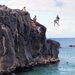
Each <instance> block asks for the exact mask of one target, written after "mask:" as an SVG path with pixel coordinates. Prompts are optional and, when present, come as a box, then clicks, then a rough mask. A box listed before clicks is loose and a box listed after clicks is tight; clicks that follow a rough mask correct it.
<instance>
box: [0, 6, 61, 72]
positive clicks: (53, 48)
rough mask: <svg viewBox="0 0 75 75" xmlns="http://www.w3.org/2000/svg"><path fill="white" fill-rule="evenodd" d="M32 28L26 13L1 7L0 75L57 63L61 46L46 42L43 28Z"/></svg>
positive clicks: (37, 24) (52, 41)
mask: <svg viewBox="0 0 75 75" xmlns="http://www.w3.org/2000/svg"><path fill="white" fill-rule="evenodd" d="M36 26H38V27H40V31H41V33H40V34H39V33H38V32H37V31H35V30H34V29H33V27H32V23H31V17H30V14H29V12H24V11H22V10H19V9H10V8H8V7H6V6H4V5H0V73H5V72H8V73H9V72H13V71H14V70H15V69H16V68H24V69H25V67H26V68H28V67H32V66H36V65H40V64H41V65H42V64H48V63H52V62H53V63H54V62H58V61H59V57H58V54H59V47H60V44H59V43H58V42H56V41H54V40H51V39H46V35H45V33H46V27H45V26H44V25H42V24H40V23H38V22H36Z"/></svg>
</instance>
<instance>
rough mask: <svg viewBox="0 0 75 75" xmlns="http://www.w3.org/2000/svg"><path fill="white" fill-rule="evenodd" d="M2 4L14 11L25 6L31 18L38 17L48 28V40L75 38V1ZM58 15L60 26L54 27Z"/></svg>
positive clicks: (0, 0) (1, 0)
mask: <svg viewBox="0 0 75 75" xmlns="http://www.w3.org/2000/svg"><path fill="white" fill-rule="evenodd" d="M0 4H1V5H6V6H8V7H9V8H12V9H22V8H23V7H24V6H25V7H26V10H27V11H28V12H29V13H30V16H31V18H32V19H33V18H34V16H35V15H36V16H37V21H38V22H39V23H41V24H43V25H44V26H45V27H46V28H47V31H46V37H47V38H75V0H0ZM57 15H59V17H60V20H59V24H60V26H57V25H56V26H54V19H55V18H56V16H57Z"/></svg>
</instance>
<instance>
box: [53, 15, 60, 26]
mask: <svg viewBox="0 0 75 75" xmlns="http://www.w3.org/2000/svg"><path fill="white" fill-rule="evenodd" d="M59 19H60V18H59V16H58V15H57V17H56V19H55V20H54V26H55V25H56V24H57V25H58V26H60V25H59Z"/></svg>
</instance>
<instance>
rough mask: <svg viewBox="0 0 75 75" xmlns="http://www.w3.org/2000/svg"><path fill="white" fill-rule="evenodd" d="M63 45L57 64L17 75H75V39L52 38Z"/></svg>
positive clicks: (39, 67)
mask: <svg viewBox="0 0 75 75" xmlns="http://www.w3.org/2000/svg"><path fill="white" fill-rule="evenodd" d="M52 39H53V40H56V41H58V42H59V43H60V44H61V47H62V48H60V49H59V59H60V62H59V63H57V64H52V65H46V66H38V67H34V68H33V70H31V71H27V72H22V73H16V75H75V47H69V45H71V44H74V45H75V38H52Z"/></svg>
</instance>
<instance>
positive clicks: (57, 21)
mask: <svg viewBox="0 0 75 75" xmlns="http://www.w3.org/2000/svg"><path fill="white" fill-rule="evenodd" d="M22 11H24V12H27V11H26V7H24V8H23V9H22ZM36 20H37V16H34V18H33V19H32V20H31V23H32V28H33V29H34V30H35V31H37V32H38V33H39V34H40V33H41V30H40V27H39V26H37V25H36ZM59 20H60V18H59V16H58V15H57V16H56V19H55V20H54V26H55V25H58V26H60V25H59Z"/></svg>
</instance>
